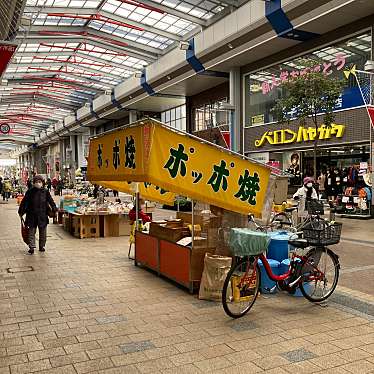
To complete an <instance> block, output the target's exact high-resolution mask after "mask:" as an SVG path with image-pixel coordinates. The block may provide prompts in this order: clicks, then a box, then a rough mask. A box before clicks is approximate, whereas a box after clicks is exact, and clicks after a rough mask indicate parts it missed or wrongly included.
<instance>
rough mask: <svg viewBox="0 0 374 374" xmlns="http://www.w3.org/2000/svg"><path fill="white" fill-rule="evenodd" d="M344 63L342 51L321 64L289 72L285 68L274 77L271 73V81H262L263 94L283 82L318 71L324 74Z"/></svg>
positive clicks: (339, 67) (338, 68) (340, 68)
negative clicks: (332, 58)
mask: <svg viewBox="0 0 374 374" xmlns="http://www.w3.org/2000/svg"><path fill="white" fill-rule="evenodd" d="M345 64H346V56H345V55H344V54H343V53H338V54H337V55H336V56H335V58H334V60H333V61H332V62H324V63H322V64H318V65H315V66H312V67H307V68H305V69H302V70H293V71H291V72H289V71H287V70H282V71H281V72H280V74H279V76H278V77H276V76H275V75H274V74H273V75H272V79H271V81H267V82H262V84H261V88H262V93H263V94H264V95H267V94H269V93H270V92H271V91H272V90H273V89H274V88H275V87H278V86H279V85H280V84H282V83H283V82H285V81H287V80H289V79H293V78H297V77H302V76H304V75H307V74H309V73H318V72H321V71H322V73H323V74H325V75H326V76H328V75H330V74H332V73H333V71H334V70H336V71H339V70H342V69H343V68H344V66H345Z"/></svg>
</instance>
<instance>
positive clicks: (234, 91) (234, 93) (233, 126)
mask: <svg viewBox="0 0 374 374" xmlns="http://www.w3.org/2000/svg"><path fill="white" fill-rule="evenodd" d="M230 104H231V105H232V106H233V110H232V111H231V113H230V141H231V149H232V150H233V151H235V152H240V147H241V135H242V128H241V122H240V69H239V68H233V69H231V70H230Z"/></svg>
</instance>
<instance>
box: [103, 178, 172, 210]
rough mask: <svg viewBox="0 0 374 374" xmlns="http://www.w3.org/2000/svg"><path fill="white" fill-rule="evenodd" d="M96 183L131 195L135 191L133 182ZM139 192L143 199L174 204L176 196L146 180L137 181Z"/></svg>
mask: <svg viewBox="0 0 374 374" xmlns="http://www.w3.org/2000/svg"><path fill="white" fill-rule="evenodd" d="M96 183H97V184H99V185H100V186H103V187H105V188H110V189H112V190H117V191H120V192H124V193H128V194H130V195H133V194H134V193H135V192H136V186H135V182H120V181H112V182H110V181H98V182H96ZM139 194H140V196H141V197H142V198H143V199H145V200H149V201H155V202H157V203H161V204H166V205H174V201H175V198H176V196H175V194H174V193H172V192H168V191H165V190H164V189H163V188H161V187H158V186H154V185H153V184H151V183H148V182H139Z"/></svg>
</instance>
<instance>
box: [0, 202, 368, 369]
mask: <svg viewBox="0 0 374 374" xmlns="http://www.w3.org/2000/svg"><path fill="white" fill-rule="evenodd" d="M16 209H17V207H16V205H15V203H14V201H12V202H10V203H9V204H0V373H1V374H8V373H12V374H22V373H34V372H36V373H53V374H57V373H61V374H62V373H63V374H72V373H78V374H84V373H105V374H119V373H124V374H132V373H154V374H156V373H164V374H166V373H170V374H174V373H176V374H177V373H186V374H187V373H209V372H211V373H217V374H218V373H219V374H221V373H243V374H250V373H269V374H270V373H274V374H286V373H301V374H302V373H324V374H329V373H334V374H343V373H374V322H373V321H374V304H373V299H374V298H373V296H369V295H368V294H367V293H368V292H372V293H373V277H372V274H373V269H372V267H370V264H373V263H374V261H373V257H371V260H370V256H373V253H374V244H370V237H366V239H365V238H364V237H362V240H363V241H365V240H366V241H365V242H361V244H359V242H357V241H354V240H360V238H355V237H354V235H353V231H354V230H353V231H352V232H351V233H349V231H346V235H348V238H349V241H348V240H347V241H344V242H343V243H342V244H341V245H340V247H339V248H337V252H338V253H340V255H341V261H342V265H343V267H344V266H345V267H344V269H343V270H344V271H343V274H342V282H341V285H342V286H343V287H342V286H340V287H339V289H338V292H337V293H336V296H335V297H334V300H333V301H331V302H329V304H328V305H327V306H318V305H312V304H310V303H308V302H307V301H305V300H304V299H301V298H294V297H290V296H288V295H283V294H282V295H277V296H261V297H260V298H259V300H258V302H257V303H256V305H255V307H254V309H253V310H252V312H250V314H249V315H248V316H246V317H244V318H242V319H240V320H237V321H232V320H230V319H229V318H227V317H226V315H225V314H224V312H223V310H222V307H221V306H220V304H214V303H210V302H204V301H199V300H197V298H196V297H194V296H191V295H190V294H188V293H187V292H185V291H184V290H182V289H179V288H177V287H176V286H175V285H173V284H172V283H170V282H168V281H165V280H163V279H160V278H157V277H156V276H154V275H153V274H152V273H149V272H147V271H145V270H143V269H141V268H136V267H134V266H133V263H132V262H130V261H129V260H128V259H127V240H126V238H125V239H124V238H113V239H86V240H79V239H75V238H72V237H70V236H69V235H67V234H66V233H65V232H64V231H63V230H62V228H61V227H58V226H56V225H50V226H49V228H50V230H49V237H48V243H47V252H46V253H45V254H40V253H39V252H37V253H36V254H35V255H34V256H28V255H26V250H25V246H24V244H23V243H22V241H21V238H20V235H19V231H20V230H19V222H18V217H17V213H16ZM353 251H356V252H353ZM352 253H356V256H352ZM365 255H367V256H369V257H367V258H368V259H369V260H370V261H371V262H370V261H369V262H367V265H365V264H364V263H363V262H360V261H364V259H363V256H365ZM365 266H366V267H365ZM8 268H10V271H11V273H9V272H8V271H7V269H8ZM27 270H32V271H27ZM360 273H362V274H363V275H364V278H363V279H364V280H363V281H362V282H358V281H357V279H359V277H358V276H359V274H360ZM356 285H357V286H356ZM349 288H353V289H355V290H354V291H352V290H349ZM372 295H373V294H372Z"/></svg>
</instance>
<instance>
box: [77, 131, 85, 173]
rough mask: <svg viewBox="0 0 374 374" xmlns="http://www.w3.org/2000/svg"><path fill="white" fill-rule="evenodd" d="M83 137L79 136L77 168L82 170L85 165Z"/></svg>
mask: <svg viewBox="0 0 374 374" xmlns="http://www.w3.org/2000/svg"><path fill="white" fill-rule="evenodd" d="M83 147H84V145H83V136H82V135H77V167H78V168H80V167H82V164H83V158H84V155H83V150H84V149H83Z"/></svg>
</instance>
